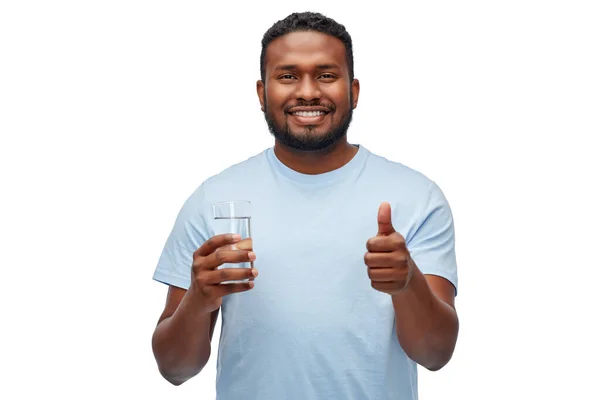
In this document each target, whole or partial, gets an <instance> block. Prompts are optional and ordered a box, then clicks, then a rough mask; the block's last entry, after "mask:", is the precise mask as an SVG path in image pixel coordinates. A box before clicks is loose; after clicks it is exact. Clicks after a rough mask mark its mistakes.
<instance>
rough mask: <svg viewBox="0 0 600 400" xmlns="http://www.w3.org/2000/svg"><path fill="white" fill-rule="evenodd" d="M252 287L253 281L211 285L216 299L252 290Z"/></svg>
mask: <svg viewBox="0 0 600 400" xmlns="http://www.w3.org/2000/svg"><path fill="white" fill-rule="evenodd" d="M253 287H254V281H249V282H240V283H224V284H220V285H213V288H214V294H215V296H217V297H223V296H226V295H228V294H232V293H240V292H246V291H248V290H250V289H252V288H253Z"/></svg>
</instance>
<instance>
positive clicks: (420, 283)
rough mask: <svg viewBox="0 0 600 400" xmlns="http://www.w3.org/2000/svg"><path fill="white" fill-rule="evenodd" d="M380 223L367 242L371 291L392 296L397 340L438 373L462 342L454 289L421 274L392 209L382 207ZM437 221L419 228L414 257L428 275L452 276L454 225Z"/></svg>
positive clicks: (410, 353)
mask: <svg viewBox="0 0 600 400" xmlns="http://www.w3.org/2000/svg"><path fill="white" fill-rule="evenodd" d="M438 215H441V213H438ZM446 215H447V214H446ZM377 219H378V224H379V231H378V233H377V236H375V237H373V238H371V239H369V240H368V241H367V250H368V252H367V253H366V254H365V264H366V265H367V266H368V267H369V268H368V274H369V278H370V279H371V285H372V286H373V288H374V289H376V290H379V291H381V292H384V293H388V294H390V295H391V297H392V304H393V307H394V312H395V316H396V334H397V337H398V342H399V343H400V345H401V346H402V348H403V350H404V351H405V353H406V354H407V355H408V356H409V357H410V358H411V359H412V360H414V361H415V362H417V363H419V364H420V365H422V366H424V367H425V368H427V369H429V370H432V371H435V370H439V369H440V368H442V367H443V366H444V365H446V364H447V363H448V361H450V358H451V357H452V354H453V352H454V348H455V346H456V340H457V337H458V316H457V313H456V310H455V308H454V297H455V286H454V285H453V284H452V283H451V282H450V281H448V280H446V279H445V278H442V277H441V276H437V275H435V274H432V273H430V274H423V272H422V271H421V270H420V269H419V268H418V266H417V264H416V263H415V260H414V259H413V258H412V257H411V252H409V251H408V249H407V244H406V242H405V239H404V237H403V236H402V235H401V234H400V233H398V232H396V231H395V229H394V227H393V226H392V222H391V208H390V205H389V204H388V203H384V204H382V205H381V207H380V209H379V214H378V218H377ZM435 220H436V218H429V219H428V221H429V225H422V226H421V229H420V231H421V234H420V237H419V238H418V239H414V238H413V243H414V247H413V252H414V253H415V254H416V255H417V257H419V260H420V261H422V262H423V263H424V265H427V267H428V269H427V271H428V272H430V271H432V270H434V271H435V270H436V268H437V269H440V268H442V270H443V266H450V267H448V268H449V270H454V268H455V267H454V266H455V263H454V261H453V260H454V253H453V243H454V242H453V234H452V229H451V225H450V224H449V223H447V222H446V223H443V224H439V223H437V222H435ZM439 226H442V228H439ZM431 232H434V233H431ZM440 232H441V233H440ZM449 238H450V239H449ZM450 275H451V274H450Z"/></svg>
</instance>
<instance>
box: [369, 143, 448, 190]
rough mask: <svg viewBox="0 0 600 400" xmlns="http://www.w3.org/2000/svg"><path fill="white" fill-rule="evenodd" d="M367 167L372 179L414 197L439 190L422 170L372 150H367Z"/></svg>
mask: <svg viewBox="0 0 600 400" xmlns="http://www.w3.org/2000/svg"><path fill="white" fill-rule="evenodd" d="M367 169H368V173H369V174H371V175H372V179H374V180H376V181H379V182H381V183H385V184H387V185H390V186H391V187H392V188H397V189H399V190H401V191H402V192H404V193H410V194H411V195H414V196H416V197H429V196H430V195H431V193H432V191H436V190H439V188H438V187H437V184H436V183H435V182H434V181H433V180H432V179H431V178H430V177H428V176H427V175H425V174H424V173H423V172H421V171H418V170H416V169H414V168H411V167H409V166H407V165H405V164H403V163H401V162H398V161H392V160H390V159H388V158H386V157H383V156H380V155H378V154H375V153H372V152H369V157H368V164H367Z"/></svg>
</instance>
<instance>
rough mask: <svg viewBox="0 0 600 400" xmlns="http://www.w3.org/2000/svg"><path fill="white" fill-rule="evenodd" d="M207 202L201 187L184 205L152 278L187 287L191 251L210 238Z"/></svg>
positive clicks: (189, 274) (191, 258)
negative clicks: (207, 221)
mask: <svg viewBox="0 0 600 400" xmlns="http://www.w3.org/2000/svg"><path fill="white" fill-rule="evenodd" d="M206 204H207V202H206V197H205V194H204V188H203V186H200V187H199V188H198V189H197V190H196V191H195V192H194V193H193V194H192V195H191V196H190V197H189V198H188V199H187V200H186V202H185V203H184V204H183V206H182V208H181V210H180V211H179V214H178V215H177V218H176V220H175V224H174V226H173V229H172V230H171V233H170V234H169V237H168V238H167V241H166V243H165V246H164V248H163V251H162V253H161V255H160V258H159V260H158V265H157V267H156V270H155V271H154V276H153V279H154V280H156V281H158V282H162V283H165V284H167V285H172V286H177V287H180V288H182V289H186V290H187V289H189V287H190V283H191V267H192V260H193V254H194V251H196V250H197V249H198V247H200V246H201V245H202V244H203V243H204V242H205V241H206V240H208V239H209V232H208V226H207V223H206V216H205V210H206V209H207V207H206Z"/></svg>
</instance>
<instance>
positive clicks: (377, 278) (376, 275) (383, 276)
mask: <svg viewBox="0 0 600 400" xmlns="http://www.w3.org/2000/svg"><path fill="white" fill-rule="evenodd" d="M367 273H368V274H369V279H371V280H372V281H373V282H392V281H393V280H394V279H395V276H394V269H393V268H367Z"/></svg>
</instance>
